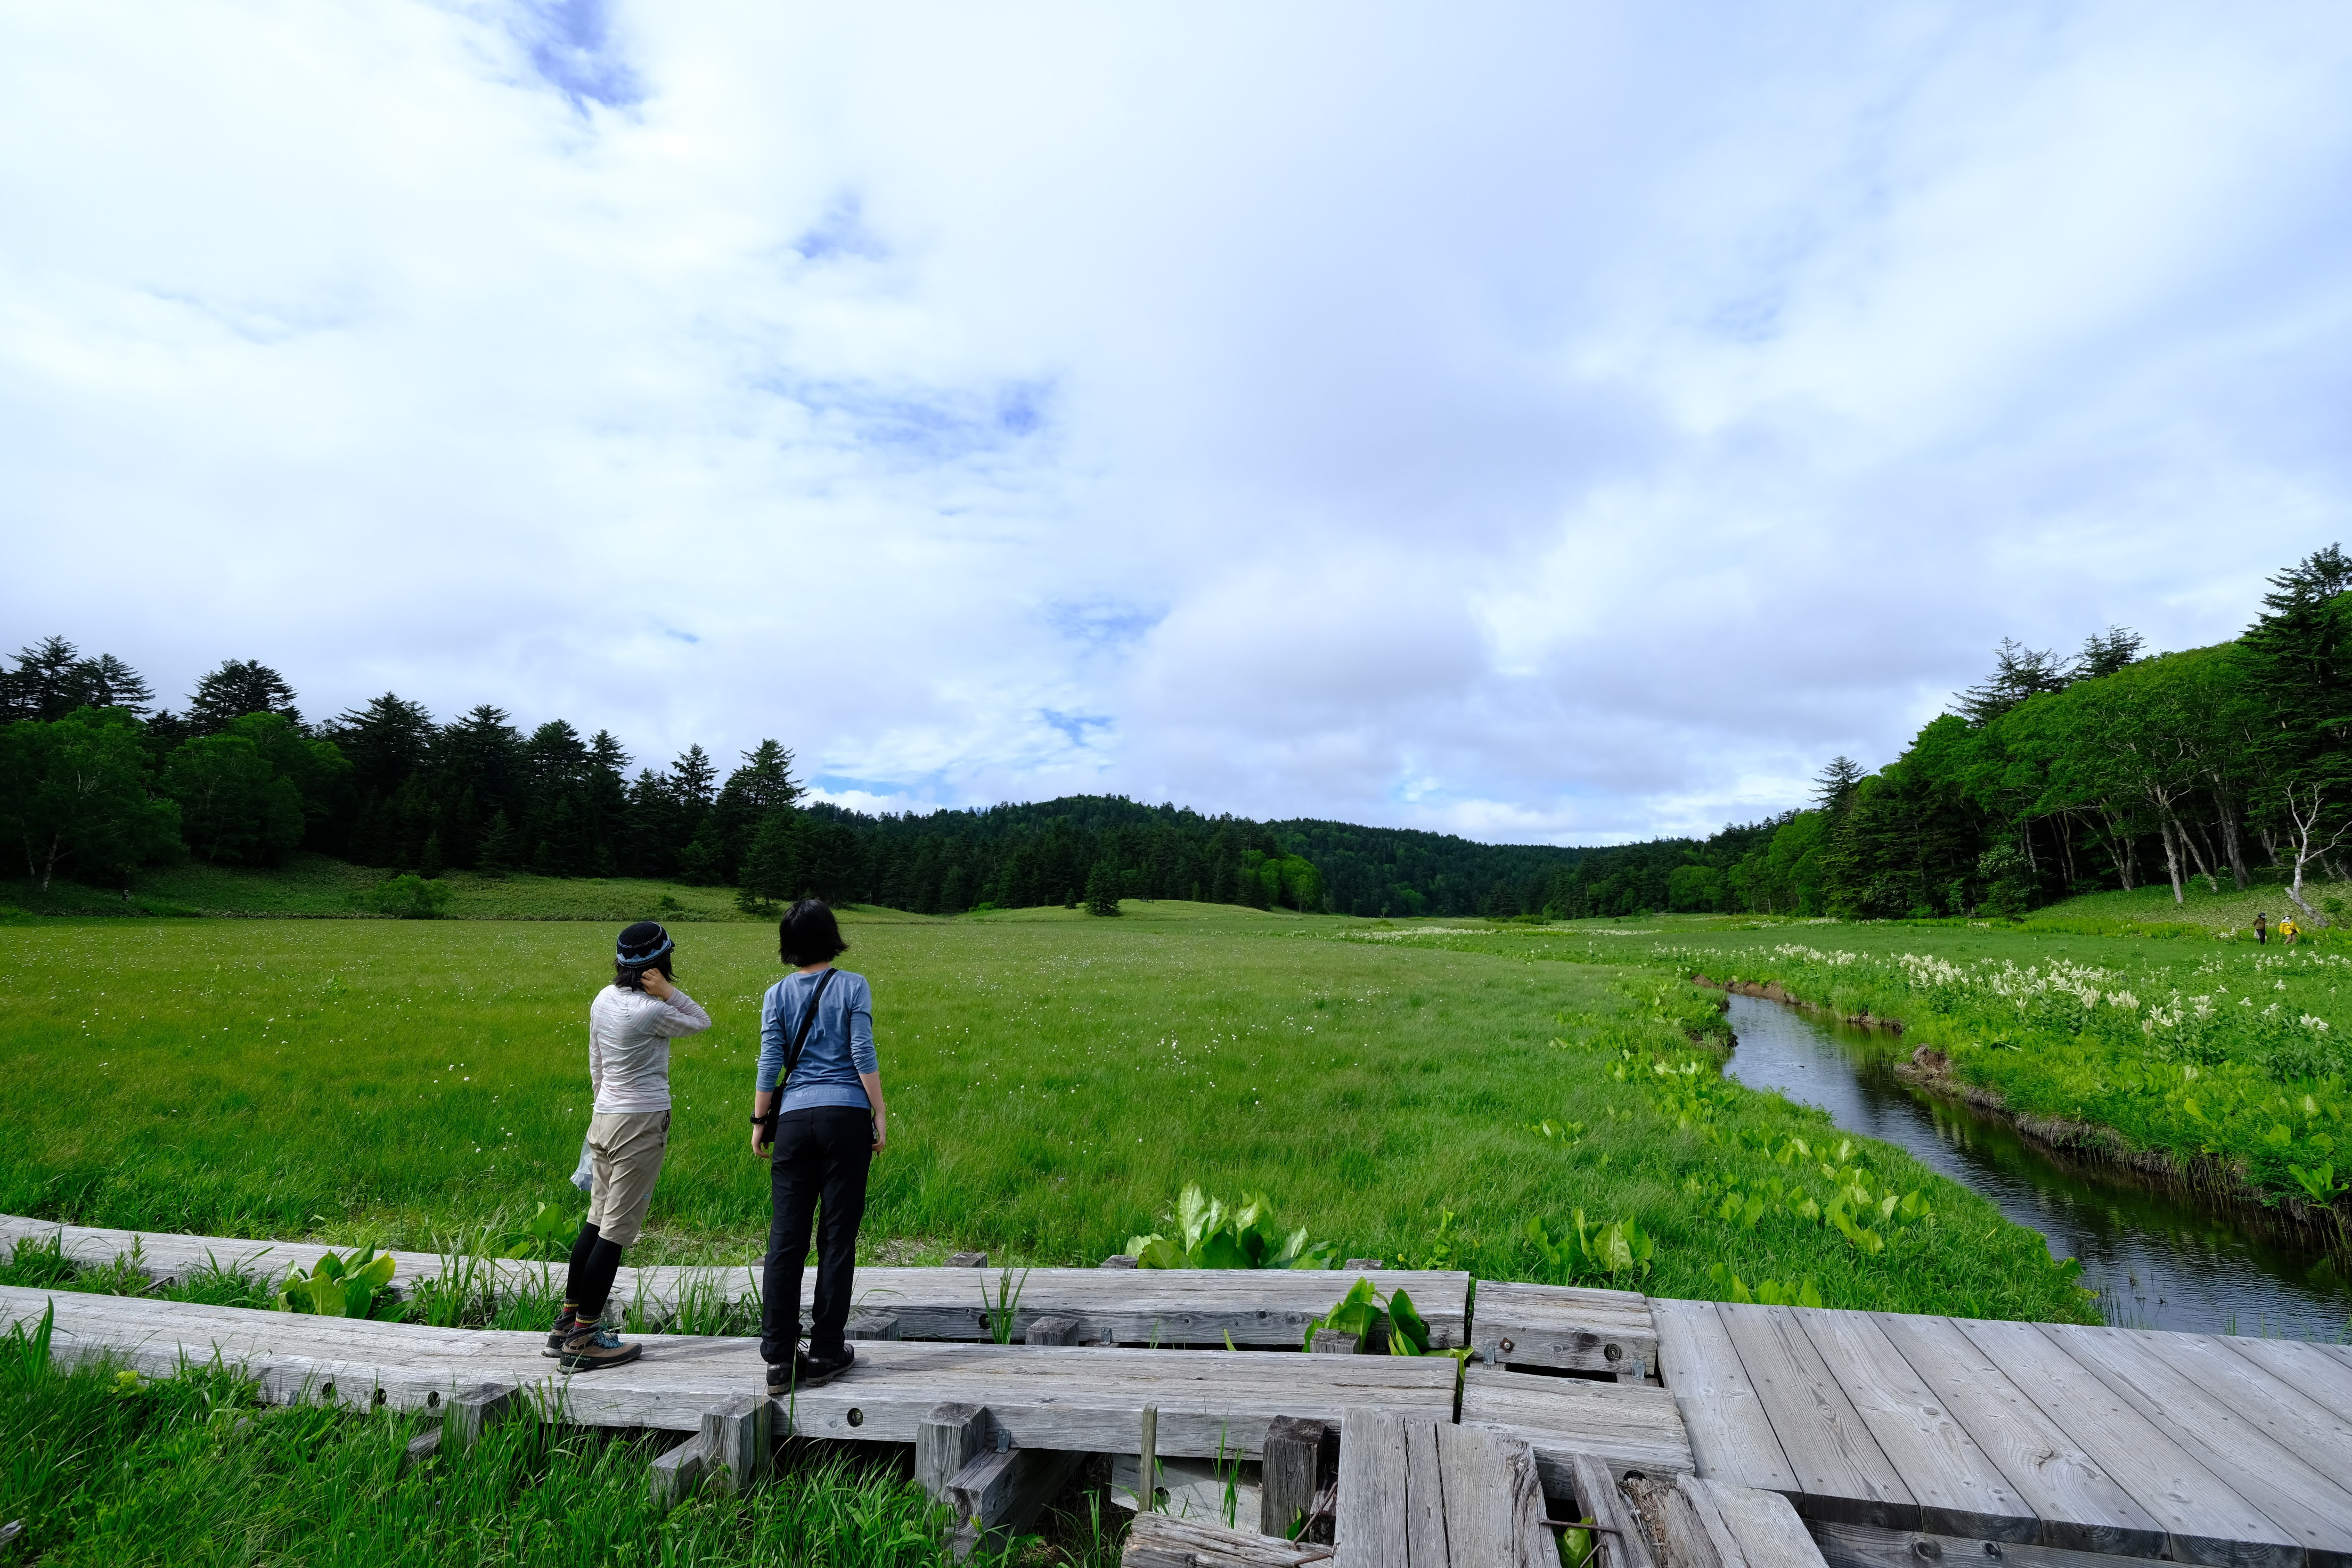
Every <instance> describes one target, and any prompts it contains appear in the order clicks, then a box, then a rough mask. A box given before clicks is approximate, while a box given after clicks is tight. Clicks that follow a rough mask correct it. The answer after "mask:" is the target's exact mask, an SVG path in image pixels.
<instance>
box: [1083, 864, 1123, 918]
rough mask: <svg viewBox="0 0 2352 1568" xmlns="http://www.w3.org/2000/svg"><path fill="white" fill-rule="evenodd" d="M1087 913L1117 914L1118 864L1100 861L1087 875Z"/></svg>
mask: <svg viewBox="0 0 2352 1568" xmlns="http://www.w3.org/2000/svg"><path fill="white" fill-rule="evenodd" d="M1087 913H1088V914H1090V915H1115V914H1117V913H1118V862H1117V861H1114V860H1109V859H1102V860H1097V861H1096V862H1095V868H1094V869H1093V870H1092V871H1089V872H1088V873H1087Z"/></svg>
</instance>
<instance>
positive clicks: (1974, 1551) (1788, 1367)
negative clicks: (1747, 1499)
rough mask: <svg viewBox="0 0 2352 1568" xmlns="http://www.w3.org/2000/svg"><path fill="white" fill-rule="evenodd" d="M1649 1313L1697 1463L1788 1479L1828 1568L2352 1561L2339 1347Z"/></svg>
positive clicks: (1736, 1311) (1876, 1317) (1726, 1313)
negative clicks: (1984, 1562) (1964, 1560)
mask: <svg viewBox="0 0 2352 1568" xmlns="http://www.w3.org/2000/svg"><path fill="white" fill-rule="evenodd" d="M1653 1309H1654V1312H1655V1315H1656V1320H1657V1326H1658V1338H1659V1359H1660V1363H1661V1366H1662V1368H1663V1371H1664V1379H1665V1384H1666V1387H1667V1389H1668V1390H1669V1391H1670V1392H1671V1393H1672V1394H1673V1395H1674V1397H1675V1402H1676V1404H1677V1405H1678V1406H1679V1407H1680V1410H1681V1414H1682V1417H1683V1420H1684V1423H1685V1427H1686V1428H1687V1430H1688V1432H1689V1435H1690V1442H1691V1448H1692V1451H1693V1454H1694V1457H1695V1458H1696V1463H1697V1467H1698V1471H1699V1473H1700V1474H1701V1475H1702V1476H1704V1477H1706V1478H1708V1479H1721V1480H1726V1481H1728V1482H1731V1483H1734V1484H1738V1485H1743V1486H1749V1487H1758V1488H1762V1489H1767V1490H1770V1491H1777V1492H1780V1493H1782V1494H1783V1495H1785V1496H1787V1497H1788V1498H1789V1499H1790V1501H1791V1502H1793V1503H1794V1504H1795V1505H1796V1508H1797V1511H1798V1512H1799V1513H1800V1514H1801V1515H1802V1516H1803V1517H1804V1518H1805V1520H1806V1521H1807V1522H1808V1523H1809V1524H1810V1525H1811V1527H1812V1529H1813V1532H1814V1534H1815V1536H1816V1537H1817V1539H1819V1540H1820V1541H1821V1542H1822V1547H1823V1549H1824V1552H1825V1554H1826V1556H1827V1557H1828V1559H1829V1562H1830V1563H1832V1565H1833V1568H1860V1565H1862V1564H1871V1565H1873V1568H1894V1565H1895V1564H1896V1563H1898V1562H1899V1563H1903V1564H1907V1565H1909V1568H1919V1565H1920V1564H1924V1563H1933V1562H1937V1561H1939V1560H1940V1559H1941V1558H1942V1557H1944V1556H1946V1555H1948V1554H1950V1553H1953V1552H1959V1553H1961V1554H1963V1555H1965V1556H1968V1557H1970V1558H1973V1559H1987V1558H1989V1559H1993V1560H2009V1561H2013V1562H2019V1563H2051V1564H2053V1565H2054V1564H2056V1563H2061V1562H2064V1561H2070V1560H2071V1558H2069V1557H2068V1556H2067V1555H2066V1554H2072V1553H2078V1552H2096V1553H2102V1554H2108V1555H2113V1556H2126V1557H2142V1558H2166V1559H2169V1560H2171V1561H2174V1562H2179V1563H2209V1564H2216V1565H2226V1568H2295V1565H2298V1564H2304V1563H2308V1564H2310V1565H2311V1568H2352V1351H2347V1349H2345V1348H2344V1347H2342V1346H2335V1345H2317V1344H2308V1343H2304V1342H2297V1341H2285V1340H2249V1339H2235V1338H2227V1337H2221V1336H2215V1335H2206V1334H2180V1333H2159V1332H2149V1331H2137V1330H2127V1329H2092V1328H2076V1327H2070V1326H2063V1325H2056V1324H2046V1323H2009V1322H1980V1321H1967V1320H1958V1319H1950V1318H1935V1317H1908V1316H1899V1315H1895V1314H1892V1313H1878V1312H1853V1311H1823V1310H1807V1309H1802V1308H1792V1307H1753V1306H1731V1305H1724V1304H1716V1303H1708V1302H1696V1301H1663V1300H1662V1301H1657V1302H1654V1303H1653ZM2053 1553H2056V1554H2058V1555H2053Z"/></svg>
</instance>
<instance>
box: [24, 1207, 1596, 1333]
mask: <svg viewBox="0 0 2352 1568" xmlns="http://www.w3.org/2000/svg"><path fill="white" fill-rule="evenodd" d="M52 1237H55V1238H57V1239H58V1242H59V1243H60V1245H61V1246H62V1247H63V1248H64V1250H65V1254H66V1256H67V1257H68V1258H72V1259H74V1260H75V1261H76V1262H78V1263H82V1264H89V1265H98V1266H103V1265H106V1264H110V1263H112V1262H113V1261H114V1260H115V1259H116V1258H122V1257H127V1256H130V1255H131V1251H132V1248H133V1247H134V1246H135V1247H137V1249H138V1256H139V1258H140V1262H141V1266H142V1268H143V1269H144V1270H145V1271H146V1272H147V1273H148V1274H149V1275H150V1276H152V1277H154V1278H157V1279H167V1278H172V1277H174V1276H184V1275H185V1274H187V1273H189V1272H191V1271H194V1270H197V1269H201V1268H206V1267H212V1266H217V1267H235V1268H245V1269H250V1270H253V1271H255V1272H257V1273H261V1274H268V1275H272V1276H282V1275H283V1274H284V1273H285V1272H286V1271H287V1270H289V1269H290V1268H303V1269H308V1268H311V1267H312V1266H313V1265H314V1264H316V1263H317V1261H318V1259H319V1258H320V1254H322V1253H325V1252H329V1251H337V1252H343V1253H348V1252H349V1251H350V1250H351V1248H349V1247H327V1246H325V1245H322V1244H320V1243H317V1242H290V1241H247V1240H239V1239H236V1238H235V1237H214V1236H175V1235H170V1234H161V1235H158V1234H151V1233H146V1232H134V1231H128V1230H109V1229H105V1228H102V1227H99V1226H61V1225H58V1224H56V1223H55V1222H53V1221H47V1220H32V1219H24V1218H20V1217H17V1216H16V1215H0V1247H8V1246H11V1245H13V1244H14V1243H16V1241H19V1240H26V1241H38V1242H44V1243H46V1242H47V1241H48V1240H49V1239H50V1238H52ZM392 1258H393V1262H394V1273H393V1280H392V1282H393V1287H394V1289H399V1290H410V1289H415V1287H416V1285H417V1284H418V1283H419V1282H421V1281H424V1280H427V1279H435V1278H437V1277H439V1276H441V1275H442V1274H443V1273H444V1271H445V1269H446V1268H447V1267H448V1266H449V1265H448V1262H447V1260H446V1259H445V1258H443V1257H442V1256H441V1255H440V1254H438V1253H431V1252H394V1253H393V1254H392ZM481 1262H482V1265H483V1266H484V1267H486V1268H489V1269H491V1270H493V1271H494V1272H495V1274H496V1275H497V1277H498V1278H499V1279H501V1280H503V1281H505V1282H506V1283H508V1284H509V1285H519V1286H522V1287H524V1288H527V1289H534V1288H535V1289H542V1290H544V1289H552V1288H553V1284H554V1282H555V1281H557V1280H560V1279H562V1265H561V1264H551V1263H535V1262H525V1261H522V1260H520V1259H517V1258H496V1259H483V1260H481ZM1357 1277H1358V1276H1357V1275H1355V1274H1346V1275H1344V1276H1340V1275H1335V1274H1332V1273H1330V1272H1328V1271H1325V1270H1321V1269H1296V1270H1292V1269H1280V1270H1265V1271H1256V1270H1252V1271H1247V1272H1242V1271H1235V1270H1224V1269H1159V1268H1031V1269H1022V1268H1014V1269H1013V1270H1011V1271H1010V1274H1009V1277H1008V1276H1007V1275H1005V1274H1004V1273H1003V1271H1000V1270H997V1269H993V1268H859V1269H858V1270H857V1275H856V1282H855V1284H854V1285H853V1287H852V1290H853V1298H852V1299H853V1300H854V1301H855V1302H856V1310H857V1311H859V1312H861V1313H869V1314H874V1315H876V1316H881V1317H888V1318H893V1319H896V1320H897V1323H896V1337H898V1338H899V1339H902V1340H948V1341H966V1342H969V1341H976V1340H986V1339H990V1338H992V1337H993V1336H992V1334H991V1332H990V1324H989V1321H988V1317H987V1313H988V1312H989V1310H991V1309H992V1308H993V1307H994V1306H995V1304H996V1300H997V1297H998V1295H999V1293H1000V1291H1001V1290H1002V1289H1005V1288H1007V1287H1011V1288H1017V1289H1018V1290H1019V1292H1020V1296H1019V1304H1018V1305H1017V1306H1016V1307H1015V1309H1014V1310H1013V1331H1012V1333H1013V1338H1014V1339H1016V1340H1017V1339H1021V1338H1023V1337H1024V1335H1025V1334H1026V1333H1027V1331H1028V1329H1029V1325H1030V1324H1032V1323H1034V1321H1037V1320H1038V1319H1040V1318H1049V1317H1051V1318H1066V1319H1070V1320H1072V1321H1074V1323H1075V1325H1076V1326H1075V1330H1074V1331H1073V1332H1074V1336H1075V1341H1076V1342H1078V1343H1085V1344H1094V1343H1111V1344H1124V1345H1147V1346H1148V1345H1155V1344H1158V1345H1202V1346H1218V1347H1222V1346H1223V1345H1224V1344H1226V1343H1227V1342H1228V1341H1230V1342H1231V1343H1232V1344H1233V1345H1234V1347H1235V1348H1254V1347H1263V1348H1266V1349H1276V1348H1279V1349H1285V1350H1296V1349H1297V1348H1298V1344H1299V1342H1300V1340H1301V1338H1302V1337H1303V1336H1304V1335H1305V1333H1306V1331H1307V1324H1308V1323H1310V1322H1312V1321H1314V1320H1316V1319H1317V1318H1319V1317H1321V1316H1322V1315H1323V1314H1325V1313H1326V1312H1328V1311H1329V1310H1331V1308H1332V1306H1333V1304H1334V1303H1336V1302H1337V1301H1338V1300H1339V1297H1340V1296H1341V1295H1342V1294H1343V1293H1344V1292H1345V1291H1346V1289H1347V1286H1348V1284H1349V1283H1351V1282H1352V1281H1353V1280H1354V1279H1356V1278H1357ZM1364 1277H1365V1278H1369V1279H1370V1280H1371V1281H1372V1284H1373V1286H1374V1287H1375V1288H1376V1289H1379V1290H1380V1291H1381V1294H1382V1295H1386V1294H1388V1293H1389V1292H1390V1291H1391V1290H1395V1289H1398V1288H1400V1287H1402V1288H1403V1289H1405V1290H1406V1291H1407V1292H1409V1293H1410V1294H1411V1295H1412V1301H1413V1305H1414V1307H1415V1308H1416V1309H1418V1310H1420V1312H1421V1315H1422V1317H1423V1319H1424V1320H1426V1321H1427V1322H1428V1323H1429V1326H1430V1333H1431V1339H1432V1341H1433V1342H1434V1343H1435V1344H1436V1345H1438V1346H1440V1347H1444V1346H1450V1345H1459V1344H1462V1343H1464V1342H1465V1335H1466V1333H1467V1330H1468V1324H1469V1313H1470V1276H1469V1275H1467V1274H1465V1273H1460V1272H1433V1271H1418V1270H1409V1269H1394V1268H1391V1269H1374V1270H1370V1272H1369V1273H1367V1274H1365V1275H1364ZM1335 1280H1339V1281H1340V1282H1339V1283H1336V1284H1335V1283H1334V1281H1335ZM801 1288H802V1289H803V1290H811V1289H814V1288H815V1278H814V1270H811V1271H809V1272H807V1273H805V1274H803V1279H802V1286H801ZM697 1292H699V1293H701V1294H703V1295H704V1296H705V1297H706V1298H707V1299H716V1300H727V1301H733V1300H742V1299H746V1298H756V1297H757V1296H758V1295H759V1292H760V1271H759V1269H758V1268H757V1267H756V1266H754V1265H748V1264H739V1265H734V1266H719V1265H711V1266H690V1267H672V1268H623V1269H622V1270H621V1271H620V1273H619V1275H618V1277H617V1278H616V1279H614V1283H613V1300H614V1301H615V1302H616V1303H619V1304H622V1305H625V1306H635V1307H637V1308H639V1309H641V1310H642V1312H643V1313H644V1315H645V1316H646V1317H647V1318H649V1319H652V1320H654V1321H660V1320H661V1319H663V1318H666V1317H667V1316H669V1315H671V1314H672V1313H674V1312H675V1311H676V1310H677V1307H678V1303H679V1302H680V1301H681V1300H685V1299H687V1298H688V1296H690V1295H691V1294H694V1293H697ZM1577 1294H1579V1295H1591V1296H1593V1297H1595V1298H1607V1297H1612V1296H1616V1295H1618V1294H1620V1293H1619V1292H1614V1291H1592V1292H1577ZM1634 1299H1635V1300H1639V1299H1640V1298H1638V1297H1637V1298H1634ZM1620 1318H1622V1312H1621V1313H1619V1314H1617V1316H1616V1317H1612V1319H1611V1321H1612V1323H1614V1322H1615V1321H1618V1320H1619V1319H1620Z"/></svg>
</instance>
